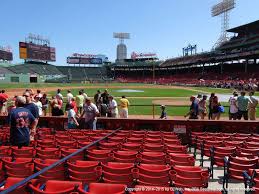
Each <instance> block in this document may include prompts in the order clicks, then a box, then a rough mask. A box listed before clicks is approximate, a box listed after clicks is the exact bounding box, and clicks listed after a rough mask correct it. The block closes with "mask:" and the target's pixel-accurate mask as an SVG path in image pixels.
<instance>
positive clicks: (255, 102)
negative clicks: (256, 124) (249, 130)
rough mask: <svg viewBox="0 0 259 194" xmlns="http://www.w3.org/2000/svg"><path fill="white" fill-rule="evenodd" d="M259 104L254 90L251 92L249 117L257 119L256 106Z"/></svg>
mask: <svg viewBox="0 0 259 194" xmlns="http://www.w3.org/2000/svg"><path fill="white" fill-rule="evenodd" d="M257 105H258V100H257V99H256V98H255V97H254V92H253V91H251V92H249V103H248V116H249V119H250V120H252V121H254V120H256V107H257Z"/></svg>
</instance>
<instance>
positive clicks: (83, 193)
mask: <svg viewBox="0 0 259 194" xmlns="http://www.w3.org/2000/svg"><path fill="white" fill-rule="evenodd" d="M21 180H22V179H19V178H8V179H7V180H6V182H5V183H4V185H3V187H2V188H1V189H0V191H3V190H4V189H7V188H9V187H10V186H12V185H13V184H15V183H18V182H19V181H21ZM28 188H29V189H28ZM28 190H29V191H33V192H34V193H41V194H57V193H58V194H102V193H105V194H125V193H126V191H129V194H147V193H149V194H174V193H175V192H174V190H175V188H172V187H149V186H138V185H137V186H136V187H135V188H127V186H126V185H124V184H107V183H90V184H89V185H87V186H83V184H82V183H81V182H74V181H56V180H48V181H47V182H46V183H44V184H43V183H42V182H40V181H39V180H37V179H33V180H32V181H31V182H30V183H29V184H27V185H24V186H22V187H20V188H19V189H17V190H16V191H15V192H13V194H28V193H29V192H28ZM181 193H182V194H221V192H219V191H214V192H213V191H188V190H186V191H182V192H181Z"/></svg>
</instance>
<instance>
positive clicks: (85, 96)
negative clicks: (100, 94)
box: [81, 89, 88, 100]
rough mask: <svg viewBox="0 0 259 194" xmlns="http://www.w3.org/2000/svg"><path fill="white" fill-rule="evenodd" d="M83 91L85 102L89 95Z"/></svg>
mask: <svg viewBox="0 0 259 194" xmlns="http://www.w3.org/2000/svg"><path fill="white" fill-rule="evenodd" d="M81 91H82V94H83V96H84V100H85V99H86V98H87V97H88V96H87V93H86V92H85V91H84V90H83V89H82V90H81Z"/></svg>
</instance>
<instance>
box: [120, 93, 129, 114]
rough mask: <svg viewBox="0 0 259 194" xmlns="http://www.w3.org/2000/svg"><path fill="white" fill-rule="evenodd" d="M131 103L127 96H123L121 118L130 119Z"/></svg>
mask: <svg viewBox="0 0 259 194" xmlns="http://www.w3.org/2000/svg"><path fill="white" fill-rule="evenodd" d="M129 105H130V103H129V101H128V99H127V98H126V96H122V97H121V99H120V118H128V117H129Z"/></svg>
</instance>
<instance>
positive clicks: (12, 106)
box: [7, 96, 17, 115]
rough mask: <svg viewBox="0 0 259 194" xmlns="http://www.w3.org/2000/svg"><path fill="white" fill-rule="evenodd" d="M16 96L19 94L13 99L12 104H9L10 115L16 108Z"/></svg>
mask: <svg viewBox="0 0 259 194" xmlns="http://www.w3.org/2000/svg"><path fill="white" fill-rule="evenodd" d="M16 98H17V96H15V97H14V98H13V99H12V101H11V104H10V106H8V108H7V112H8V115H10V113H11V111H12V110H13V109H15V108H16V105H15V101H16Z"/></svg>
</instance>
